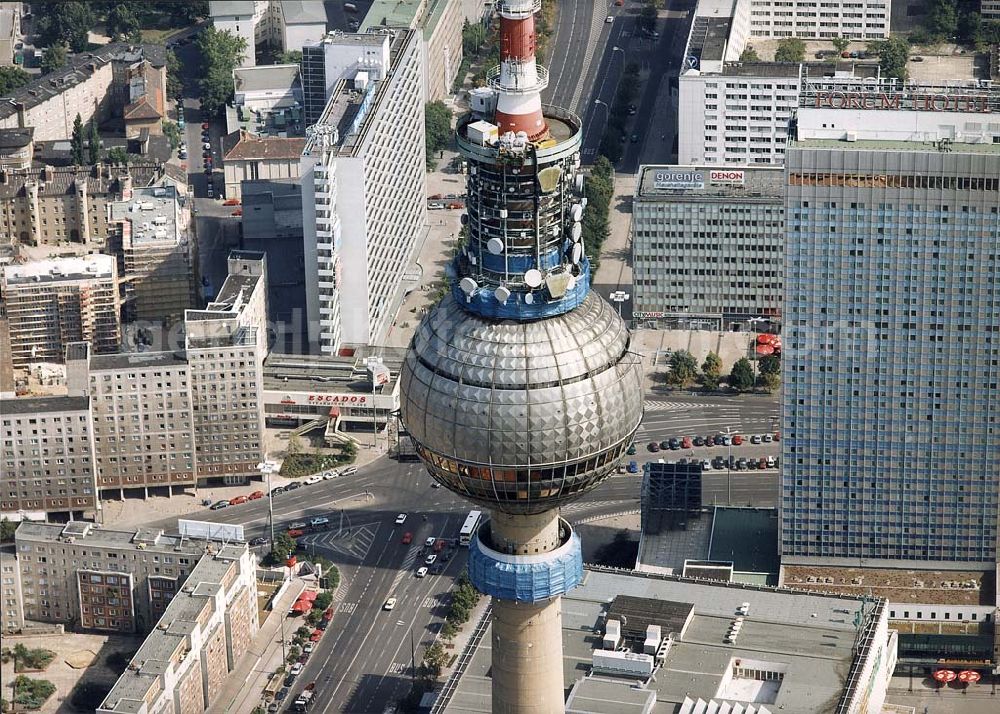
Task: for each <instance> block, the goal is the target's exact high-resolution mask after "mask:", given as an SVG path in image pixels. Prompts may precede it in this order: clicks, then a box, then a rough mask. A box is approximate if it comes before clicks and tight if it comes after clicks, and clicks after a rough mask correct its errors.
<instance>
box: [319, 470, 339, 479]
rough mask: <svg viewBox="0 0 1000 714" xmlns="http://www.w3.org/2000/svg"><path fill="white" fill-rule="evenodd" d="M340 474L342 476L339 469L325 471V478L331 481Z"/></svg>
mask: <svg viewBox="0 0 1000 714" xmlns="http://www.w3.org/2000/svg"><path fill="white" fill-rule="evenodd" d="M338 476H340V474H339V473H338V472H337V471H324V472H323V480H324V481H329V480H330V479H332V478H337V477H338Z"/></svg>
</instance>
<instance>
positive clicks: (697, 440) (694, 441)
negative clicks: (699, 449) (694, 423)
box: [691, 436, 705, 446]
mask: <svg viewBox="0 0 1000 714" xmlns="http://www.w3.org/2000/svg"><path fill="white" fill-rule="evenodd" d="M691 443H692V444H694V445H695V446H704V445H705V440H704V439H702V438H701V437H700V436H696V437H694V439H692V440H691Z"/></svg>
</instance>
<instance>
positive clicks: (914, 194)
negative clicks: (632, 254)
mask: <svg viewBox="0 0 1000 714" xmlns="http://www.w3.org/2000/svg"><path fill="white" fill-rule="evenodd" d="M882 89H883V91H882V92H871V93H868V94H860V95H859V101H860V102H861V103H862V104H863V105H864V106H866V107H868V108H865V109H858V108H843V109H838V108H837V107H836V106H835V105H836V101H833V102H831V104H833V105H834V106H828V105H827V102H826V99H825V98H824V97H823V95H817V96H815V97H813V96H804V97H803V100H802V104H803V106H802V108H801V109H800V111H799V115H798V134H797V136H798V140H797V141H796V142H795V143H794V144H793V145H792V146H791V148H790V150H789V153H788V163H787V167H786V172H787V173H786V184H787V185H786V191H787V193H786V199H785V225H786V231H785V287H786V290H785V304H784V311H785V321H784V324H785V329H784V363H783V373H784V378H783V381H784V386H783V395H782V399H783V417H782V419H783V428H782V437H783V438H782V451H783V458H782V462H783V467H784V468H783V473H782V533H781V547H782V553H783V558H784V559H785V562H787V563H789V564H796V563H800V562H802V563H810V562H815V561H822V562H831V563H843V562H850V563H855V564H856V563H857V562H858V559H859V558H860V559H865V562H867V563H871V564H874V563H873V561H876V560H877V561H899V562H902V563H904V564H909V565H911V566H912V564H913V563H915V562H920V564H921V565H922V566H923V567H941V568H946V569H948V568H956V567H963V565H964V566H972V565H975V564H982V563H995V562H996V557H997V522H998V502H1000V479H997V477H996V475H997V468H996V463H997V462H996V453H995V451H996V448H995V443H996V438H997V430H998V424H997V422H998V420H1000V414H998V405H1000V388H998V381H1000V372H998V367H997V364H998V361H1000V333H998V332H997V323H996V319H995V315H996V310H997V307H998V306H1000V304H998V291H997V287H998V282H997V276H998V275H1000V215H998V214H1000V131H998V130H997V125H996V123H995V119H993V117H995V116H996V112H997V111H998V110H1000V93H998V92H997V91H996V90H995V89H989V88H987V87H982V86H979V85H977V84H974V83H973V84H971V85H968V86H958V85H949V86H942V87H919V86H914V85H906V86H905V87H904V86H899V87H896V88H895V90H893V89H892V88H891V87H889V86H884V87H882ZM855 104H856V103H852V107H854V106H855ZM816 106H820V107H822V108H819V109H817V108H815V107H816ZM929 107H933V110H928V108H929ZM990 126H992V127H993V130H992V131H993V134H992V135H990V134H989V132H990V131H991V130H990V129H989V127H990ZM984 132H985V133H984Z"/></svg>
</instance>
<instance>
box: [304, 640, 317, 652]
mask: <svg viewBox="0 0 1000 714" xmlns="http://www.w3.org/2000/svg"><path fill="white" fill-rule="evenodd" d="M314 649H316V645H315V644H313V643H312V642H306V643H305V644H304V645H303V646H302V651H303V652H305V653H306V654H312V651H313V650H314Z"/></svg>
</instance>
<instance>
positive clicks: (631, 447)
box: [625, 444, 635, 456]
mask: <svg viewBox="0 0 1000 714" xmlns="http://www.w3.org/2000/svg"><path fill="white" fill-rule="evenodd" d="M625 453H626V454H628V455H629V456H634V455H635V444H629V446H628V449H627V450H626V451H625Z"/></svg>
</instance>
